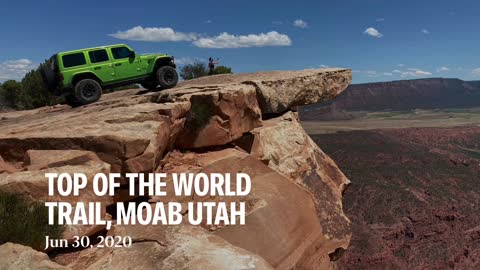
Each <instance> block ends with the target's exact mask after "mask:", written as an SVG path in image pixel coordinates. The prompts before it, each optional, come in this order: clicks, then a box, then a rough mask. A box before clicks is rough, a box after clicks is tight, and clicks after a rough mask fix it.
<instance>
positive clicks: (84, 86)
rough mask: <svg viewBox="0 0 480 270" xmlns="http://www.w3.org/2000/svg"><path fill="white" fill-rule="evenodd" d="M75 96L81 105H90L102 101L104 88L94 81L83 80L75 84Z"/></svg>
mask: <svg viewBox="0 0 480 270" xmlns="http://www.w3.org/2000/svg"><path fill="white" fill-rule="evenodd" d="M73 94H74V96H75V99H76V101H77V102H78V104H79V105H85V104H90V103H93V102H95V101H97V100H99V99H100V96H101V95H102V86H101V85H100V84H99V83H98V82H97V81H95V80H93V79H83V80H81V81H79V82H77V83H76V84H75V86H74V87H73Z"/></svg>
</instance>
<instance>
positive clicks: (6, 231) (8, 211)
mask: <svg viewBox="0 0 480 270" xmlns="http://www.w3.org/2000/svg"><path fill="white" fill-rule="evenodd" d="M63 230H64V227H63V226H61V225H57V224H55V225H48V208H47V207H45V204H44V203H42V202H33V201H29V200H27V199H25V198H24V197H23V196H22V195H20V194H14V193H8V192H4V191H0V245H1V244H3V243H6V242H13V243H18V244H22V245H25V246H30V247H32V248H34V249H37V250H40V249H43V247H44V246H45V236H47V235H48V236H50V237H51V238H53V239H57V238H60V237H61V236H62V233H63Z"/></svg>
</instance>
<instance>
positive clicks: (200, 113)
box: [185, 96, 215, 132]
mask: <svg viewBox="0 0 480 270" xmlns="http://www.w3.org/2000/svg"><path fill="white" fill-rule="evenodd" d="M190 101H191V102H192V108H191V109H190V113H189V114H188V115H187V120H186V123H185V126H186V127H187V129H188V130H190V131H192V132H198V131H200V130H201V129H202V128H203V127H204V126H206V125H207V124H208V122H209V121H210V118H212V116H213V115H214V114H215V112H214V110H213V107H214V105H213V102H212V101H211V100H210V99H209V98H208V97H203V96H193V97H192V98H191V100H190Z"/></svg>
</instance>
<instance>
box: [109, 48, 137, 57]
mask: <svg viewBox="0 0 480 270" xmlns="http://www.w3.org/2000/svg"><path fill="white" fill-rule="evenodd" d="M131 53H132V51H130V49H129V48H127V47H116V48H112V54H113V58H115V59H122V58H129V57H130V55H131Z"/></svg>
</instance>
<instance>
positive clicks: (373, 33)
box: [363, 27, 383, 38]
mask: <svg viewBox="0 0 480 270" xmlns="http://www.w3.org/2000/svg"><path fill="white" fill-rule="evenodd" d="M363 33H364V34H367V35H369V36H371V37H376V38H381V37H383V34H382V33H380V32H379V31H378V30H377V29H375V28H373V27H369V28H367V29H366V30H365V31H364V32H363Z"/></svg>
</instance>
